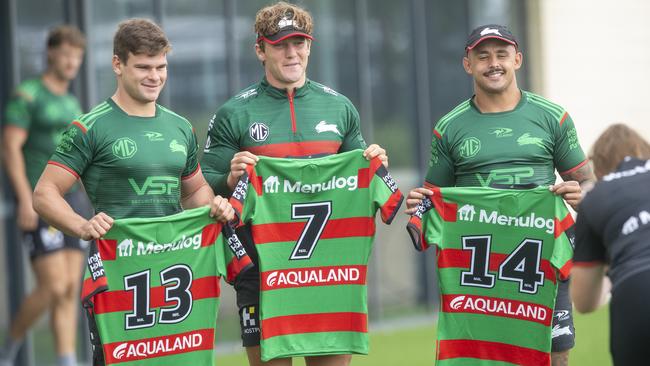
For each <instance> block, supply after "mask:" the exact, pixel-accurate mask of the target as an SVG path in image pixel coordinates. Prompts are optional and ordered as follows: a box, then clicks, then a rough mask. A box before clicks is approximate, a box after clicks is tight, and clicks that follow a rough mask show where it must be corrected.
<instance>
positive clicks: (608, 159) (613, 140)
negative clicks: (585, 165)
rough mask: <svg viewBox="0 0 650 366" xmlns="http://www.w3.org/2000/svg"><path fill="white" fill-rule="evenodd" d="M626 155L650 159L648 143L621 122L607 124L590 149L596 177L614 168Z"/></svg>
mask: <svg viewBox="0 0 650 366" xmlns="http://www.w3.org/2000/svg"><path fill="white" fill-rule="evenodd" d="M626 156H631V157H635V158H638V159H650V144H648V142H647V141H646V140H645V139H644V138H643V137H641V135H639V134H638V133H637V132H636V131H635V130H633V129H632V128H630V127H628V126H627V125H625V124H623V123H617V124H614V125H611V126H609V127H608V128H607V129H606V130H605V131H604V132H603V133H602V134H601V135H600V137H598V139H597V140H596V142H594V145H593V147H592V149H591V161H592V163H593V164H594V173H595V174H596V177H597V178H598V179H600V178H602V177H603V176H605V175H607V174H609V173H611V172H613V171H614V170H616V168H617V167H618V165H619V164H620V163H621V161H623V159H624V158H625V157H626Z"/></svg>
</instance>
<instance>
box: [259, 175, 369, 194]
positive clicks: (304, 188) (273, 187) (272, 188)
mask: <svg viewBox="0 0 650 366" xmlns="http://www.w3.org/2000/svg"><path fill="white" fill-rule="evenodd" d="M358 183H359V177H357V176H356V175H351V176H349V177H337V176H333V177H331V178H330V179H328V180H327V181H325V182H318V183H304V182H302V181H295V182H292V181H290V180H288V179H282V182H280V178H279V177H278V176H276V175H272V176H270V177H268V178H266V179H265V180H264V184H263V185H264V193H279V192H283V193H318V192H324V191H330V190H332V189H347V190H348V191H354V190H355V189H357V187H358ZM280 188H282V191H280Z"/></svg>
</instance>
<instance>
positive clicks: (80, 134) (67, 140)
mask: <svg viewBox="0 0 650 366" xmlns="http://www.w3.org/2000/svg"><path fill="white" fill-rule="evenodd" d="M92 156H93V148H92V143H91V137H90V131H89V130H88V129H87V128H86V126H85V125H83V124H82V123H81V122H79V121H74V122H72V124H71V125H70V126H69V127H68V129H67V130H66V131H65V132H64V133H63V135H62V137H61V141H60V142H59V145H58V146H57V147H56V150H55V151H54V154H53V155H52V157H51V158H50V161H49V162H48V163H49V164H53V165H57V166H60V167H62V168H64V169H65V170H67V171H69V172H70V173H72V174H73V175H74V176H76V177H77V178H79V177H80V176H81V175H82V174H83V173H84V171H85V170H86V167H87V166H88V165H89V164H90V162H91V161H92Z"/></svg>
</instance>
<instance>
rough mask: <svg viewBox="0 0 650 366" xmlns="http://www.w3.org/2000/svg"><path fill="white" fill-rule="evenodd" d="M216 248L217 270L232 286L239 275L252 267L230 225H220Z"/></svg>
mask: <svg viewBox="0 0 650 366" xmlns="http://www.w3.org/2000/svg"><path fill="white" fill-rule="evenodd" d="M217 248H218V250H217V253H216V254H217V263H218V268H219V270H220V272H221V274H222V275H223V276H224V278H225V280H226V282H228V283H229V284H231V285H232V284H234V283H235V280H236V279H237V277H239V275H240V274H241V273H243V272H245V271H247V270H248V269H250V268H251V267H253V262H252V261H251V259H250V257H249V256H248V254H247V253H246V249H244V245H243V244H242V243H241V241H240V240H239V238H238V237H237V234H235V229H234V228H233V227H232V226H231V225H230V224H225V225H222V228H221V235H219V242H218V243H217Z"/></svg>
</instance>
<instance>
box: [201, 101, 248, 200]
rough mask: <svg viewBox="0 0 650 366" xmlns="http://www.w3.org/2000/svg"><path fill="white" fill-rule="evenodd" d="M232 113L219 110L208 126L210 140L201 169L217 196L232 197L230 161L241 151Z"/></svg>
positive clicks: (206, 145) (208, 140)
mask: <svg viewBox="0 0 650 366" xmlns="http://www.w3.org/2000/svg"><path fill="white" fill-rule="evenodd" d="M229 115H230V113H229V112H228V110H227V109H226V108H224V107H221V108H219V110H218V111H217V113H216V114H215V115H214V116H213V117H212V119H211V120H210V123H209V124H208V138H207V140H206V142H205V149H204V150H203V157H202V158H201V167H202V170H203V175H204V176H205V179H206V181H207V182H208V183H209V184H210V186H211V187H212V189H213V190H214V193H215V194H220V195H222V196H226V197H227V196H229V195H230V188H228V184H227V179H228V174H229V173H230V160H232V157H233V156H234V155H235V154H236V153H237V152H239V151H240V146H239V138H238V137H237V133H236V132H235V129H234V128H233V125H232V122H233V121H231V118H230V117H229Z"/></svg>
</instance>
